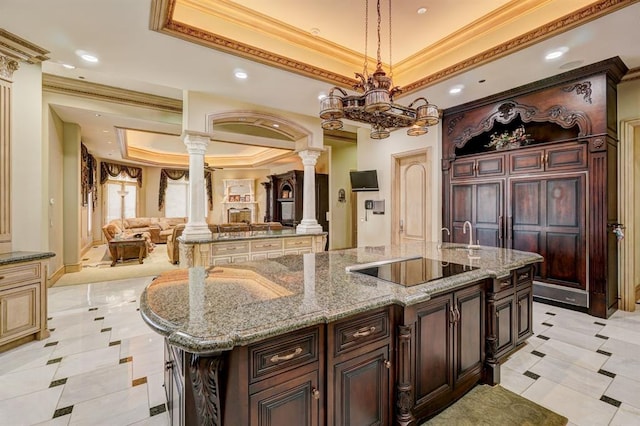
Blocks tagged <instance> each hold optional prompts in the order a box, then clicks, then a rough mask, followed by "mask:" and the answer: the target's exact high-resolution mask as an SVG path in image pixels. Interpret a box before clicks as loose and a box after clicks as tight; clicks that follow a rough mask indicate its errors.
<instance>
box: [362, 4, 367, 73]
mask: <svg viewBox="0 0 640 426" xmlns="http://www.w3.org/2000/svg"><path fill="white" fill-rule="evenodd" d="M364 4H365V7H364V69H363V70H362V75H363V76H365V78H366V77H367V75H368V72H367V68H368V67H369V60H368V58H369V56H368V52H369V49H368V47H369V0H365V2H364Z"/></svg>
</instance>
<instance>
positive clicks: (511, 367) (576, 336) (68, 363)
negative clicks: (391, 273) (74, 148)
mask: <svg viewBox="0 0 640 426" xmlns="http://www.w3.org/2000/svg"><path fill="white" fill-rule="evenodd" d="M150 281H151V278H136V279H129V280H120V281H110V282H103V283H94V284H84V285H76V286H68V287H59V288H56V287H54V288H52V289H49V318H50V320H49V327H50V329H51V330H52V332H51V336H50V337H49V338H48V339H46V340H42V341H38V342H31V343H28V344H26V345H23V346H21V347H19V348H16V349H13V350H11V351H8V352H5V353H2V354H0V425H3V426H4V425H11V426H17V425H35V424H39V425H101V424H103V425H110V426H119V425H167V424H169V418H168V415H167V412H166V401H165V396H164V388H163V387H162V382H163V372H162V367H163V350H162V339H161V338H160V337H159V336H158V335H157V334H155V333H153V332H152V331H151V330H150V329H149V328H148V327H147V326H146V325H145V324H144V323H143V322H142V319H141V318H140V314H139V312H138V300H139V295H140V293H141V291H142V289H143V288H144V287H145V286H146V285H147V284H148V283H149V282H150ZM502 386H504V387H505V388H507V389H509V390H511V391H513V392H516V393H518V394H520V395H522V396H524V397H526V398H528V399H530V400H532V401H535V402H537V403H539V404H541V405H543V406H545V407H547V408H549V409H551V410H553V411H555V412H557V413H560V414H562V415H564V416H566V417H567V418H569V421H570V424H572V425H625V426H626V425H640V306H639V310H638V311H636V312H635V313H627V312H621V311H618V312H616V313H615V314H614V315H613V316H612V317H611V318H609V319H607V320H603V319H600V318H595V317H590V316H588V315H585V314H581V313H577V312H574V311H569V310H566V309H561V308H557V307H553V306H549V305H544V304H541V303H534V336H533V337H531V338H530V339H529V340H528V342H527V345H526V346H525V347H524V348H523V349H522V350H520V351H518V352H517V353H516V354H514V355H513V356H512V357H511V358H510V359H509V360H508V361H506V362H505V364H504V365H503V367H502Z"/></svg>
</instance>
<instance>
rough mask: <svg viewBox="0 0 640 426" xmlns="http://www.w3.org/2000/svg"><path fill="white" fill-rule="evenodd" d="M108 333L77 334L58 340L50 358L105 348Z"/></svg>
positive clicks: (107, 344) (107, 341) (107, 342)
mask: <svg viewBox="0 0 640 426" xmlns="http://www.w3.org/2000/svg"><path fill="white" fill-rule="evenodd" d="M109 339H110V333H101V332H100V333H95V334H89V335H86V336H79V337H74V338H68V339H61V340H58V343H57V344H56V345H55V349H54V351H53V353H52V354H51V358H58V357H65V356H69V355H73V354H77V353H80V352H87V351H91V350H94V349H101V348H106V347H108V346H109Z"/></svg>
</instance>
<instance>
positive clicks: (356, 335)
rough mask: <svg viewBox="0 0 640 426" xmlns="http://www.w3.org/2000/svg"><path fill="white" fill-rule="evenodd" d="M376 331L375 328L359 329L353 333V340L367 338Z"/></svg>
mask: <svg viewBox="0 0 640 426" xmlns="http://www.w3.org/2000/svg"><path fill="white" fill-rule="evenodd" d="M375 331H376V328H375V327H373V326H371V327H367V328H361V329H360V330H358V331H356V332H355V333H353V338H355V339H358V338H360V337H367V336H369V335H371V334H373V333H374V332H375Z"/></svg>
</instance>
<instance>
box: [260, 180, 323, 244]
mask: <svg viewBox="0 0 640 426" xmlns="http://www.w3.org/2000/svg"><path fill="white" fill-rule="evenodd" d="M269 180H270V182H269V183H268V184H266V185H264V186H265V188H266V189H267V203H270V205H269V206H268V208H267V216H266V217H265V222H280V223H282V224H283V225H285V226H297V225H298V224H299V223H300V221H301V220H302V206H303V203H304V199H303V193H304V172H303V171H302V170H292V171H290V172H287V173H282V174H279V175H271V176H269ZM315 181H316V216H315V217H316V220H317V221H318V223H319V224H320V225H321V226H322V230H323V231H325V232H328V231H329V222H328V221H327V212H328V211H329V175H326V174H320V173H316V175H315Z"/></svg>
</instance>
